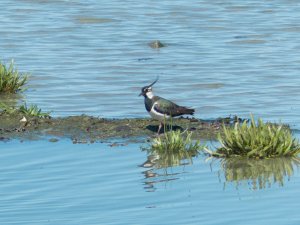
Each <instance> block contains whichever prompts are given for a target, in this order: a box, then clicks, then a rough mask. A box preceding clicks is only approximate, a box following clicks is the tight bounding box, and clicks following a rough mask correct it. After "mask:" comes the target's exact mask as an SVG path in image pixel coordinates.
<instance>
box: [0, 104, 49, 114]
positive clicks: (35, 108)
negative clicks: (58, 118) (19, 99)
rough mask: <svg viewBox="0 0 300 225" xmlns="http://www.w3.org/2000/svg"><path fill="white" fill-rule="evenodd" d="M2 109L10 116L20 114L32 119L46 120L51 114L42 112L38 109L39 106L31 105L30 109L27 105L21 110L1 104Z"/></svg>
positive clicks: (21, 107)
mask: <svg viewBox="0 0 300 225" xmlns="http://www.w3.org/2000/svg"><path fill="white" fill-rule="evenodd" d="M0 109H1V110H2V111H5V112H6V113H8V114H13V113H16V112H19V113H21V114H23V115H24V116H30V117H40V118H46V117H49V116H50V112H42V110H41V109H40V108H38V106H37V105H30V106H29V107H28V106H27V105H26V103H25V104H24V105H21V106H20V107H19V108H15V107H12V106H8V105H6V104H4V103H2V102H0Z"/></svg>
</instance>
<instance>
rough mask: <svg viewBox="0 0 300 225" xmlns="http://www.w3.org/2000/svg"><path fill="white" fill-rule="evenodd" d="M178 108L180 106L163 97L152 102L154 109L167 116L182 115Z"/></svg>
mask: <svg viewBox="0 0 300 225" xmlns="http://www.w3.org/2000/svg"><path fill="white" fill-rule="evenodd" d="M180 108H181V107H180V106H178V105H176V104H175V103H173V102H171V101H169V100H167V99H164V98H159V99H157V100H156V101H155V104H154V109H155V111H157V112H159V113H162V114H165V115H168V116H179V115H182V113H181V112H180Z"/></svg>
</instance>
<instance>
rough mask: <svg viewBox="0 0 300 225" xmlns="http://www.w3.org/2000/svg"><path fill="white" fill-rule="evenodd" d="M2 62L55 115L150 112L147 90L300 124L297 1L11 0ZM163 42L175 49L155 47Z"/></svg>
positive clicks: (220, 110)
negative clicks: (23, 77)
mask: <svg viewBox="0 0 300 225" xmlns="http://www.w3.org/2000/svg"><path fill="white" fill-rule="evenodd" d="M0 6H2V7H1V8H4V9H5V10H4V11H3V12H2V13H1V15H0V20H1V23H0V31H1V35H0V51H1V53H2V58H1V60H2V61H4V62H8V61H9V60H10V59H11V58H14V59H15V62H16V65H17V66H18V68H19V70H20V71H23V72H30V73H31V74H32V76H31V80H30V82H29V89H28V91H26V92H25V93H24V97H25V99H26V101H28V102H29V103H34V104H38V105H39V106H40V107H41V108H42V109H44V110H46V111H52V115H54V116H66V115H74V114H81V113H87V114H92V115H96V116H104V117H119V118H123V117H145V116H148V115H147V113H146V112H145V109H144V105H143V99H142V98H141V97H138V96H137V95H138V94H139V92H140V88H141V87H142V86H144V85H147V84H149V83H150V82H152V81H153V80H154V79H155V78H156V76H157V75H159V76H160V81H159V83H158V84H157V85H156V86H155V91H156V94H158V95H160V96H164V97H166V98H169V99H172V100H174V101H176V102H177V103H179V104H183V105H186V106H192V107H194V108H195V109H196V112H197V113H196V116H197V117H199V118H204V119H208V118H216V117H219V116H220V117H224V116H228V115H230V114H237V115H239V116H241V117H249V113H250V112H252V113H254V114H255V115H256V116H261V117H263V118H265V119H266V120H271V121H278V120H282V121H283V122H287V123H289V124H291V125H292V126H294V127H295V128H297V129H298V128H299V124H300V123H299V122H300V119H299V117H298V115H299V112H300V104H299V97H300V94H299V93H300V92H299V91H298V89H299V83H300V77H299V76H298V73H299V68H300V66H299V62H300V54H299V48H300V45H299V41H298V38H297V37H298V36H299V35H298V34H299V31H300V29H299V25H298V24H299V23H298V21H299V18H300V15H299V13H298V12H299V10H300V5H299V3H298V2H297V1H285V2H281V1H268V2H260V1H243V2H240V1H236V0H230V1H226V2H224V1H205V0H204V1H191V2H189V4H186V2H184V1H177V2H173V1H164V2H148V3H147V2H140V1H126V2H120V1H101V2H99V1H95V0H88V1H81V0H69V1H67V0H57V1H48V0H39V1H36V0H9V1H7V0H4V1H1V3H0ZM157 39H158V40H160V41H162V42H163V43H165V44H167V47H165V48H161V49H159V50H157V49H152V48H150V47H149V46H148V43H149V42H151V41H153V40H157Z"/></svg>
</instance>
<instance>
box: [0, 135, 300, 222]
mask: <svg viewBox="0 0 300 225" xmlns="http://www.w3.org/2000/svg"><path fill="white" fill-rule="evenodd" d="M16 146H18V148H16ZM45 146H47V147H46V148H45ZM0 149H1V154H0V165H1V166H0V198H1V203H0V223H1V224H149V225H150V224H180V225H181V224H233V225H234V224H241V221H243V222H242V223H243V224H249V225H250V224H270V223H272V224H275V225H276V224H278V225H279V224H298V223H299V220H300V218H299V213H298V205H299V204H298V202H299V200H300V199H299V197H298V194H297V193H298V187H299V183H300V174H299V170H298V169H297V167H296V166H295V165H294V170H293V175H292V176H291V177H290V178H289V177H284V179H283V183H282V184H279V183H276V182H275V183H274V182H270V187H269V186H268V185H267V186H266V187H265V188H261V189H259V188H255V187H254V186H253V184H252V183H251V181H247V180H244V181H243V180H241V181H239V184H237V183H236V182H233V181H230V180H228V181H226V179H225V176H224V171H223V170H222V169H220V168H221V167H220V162H217V161H215V162H213V163H211V162H205V157H202V156H201V157H198V158H194V160H193V162H194V163H193V165H182V166H176V167H173V168H168V169H159V168H143V167H141V166H140V165H141V164H143V162H145V161H146V159H147V155H146V153H145V152H144V151H141V150H140V146H139V144H131V145H130V146H119V147H113V148H112V147H109V145H108V144H107V143H103V144H101V143H95V144H91V145H87V144H82V145H80V144H72V143H71V141H69V140H61V141H59V142H57V143H47V141H34V142H23V143H20V142H19V141H10V142H7V143H3V142H0ZM269 171H270V170H269ZM150 173H152V174H156V175H155V176H154V175H152V176H150Z"/></svg>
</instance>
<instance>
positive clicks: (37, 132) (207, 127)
mask: <svg viewBox="0 0 300 225" xmlns="http://www.w3.org/2000/svg"><path fill="white" fill-rule="evenodd" d="M22 118H23V115H22V114H21V113H18V112H16V113H13V114H8V113H5V112H2V113H0V140H9V139H14V138H17V139H23V140H24V139H25V140H26V139H30V140H35V139H40V138H44V137H48V138H50V137H52V138H50V139H49V140H50V141H56V140H57V139H59V138H62V137H67V138H70V139H72V140H73V142H79V143H81V142H83V143H86V142H94V141H102V140H107V139H111V138H132V139H136V138H139V137H151V136H153V135H155V134H156V132H157V129H158V125H159V123H158V122H157V121H155V120H152V119H148V118H145V119H105V118H97V117H92V116H87V115H81V116H69V117H62V118H36V117H26V120H27V121H24V118H23V121H22ZM235 120H236V118H219V119H216V120H210V121H207V120H200V119H196V118H192V119H187V118H179V119H174V120H173V129H182V130H185V129H188V130H190V131H192V132H193V138H195V139H199V138H202V139H214V138H216V136H217V133H218V132H219V130H220V127H221V125H222V123H225V124H231V123H233V122H234V121H235Z"/></svg>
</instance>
